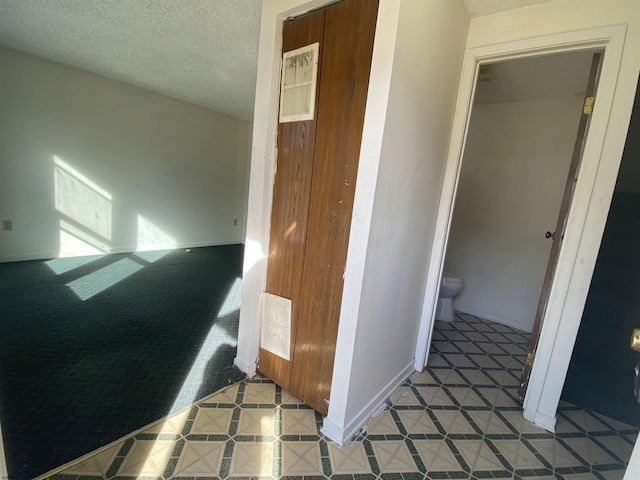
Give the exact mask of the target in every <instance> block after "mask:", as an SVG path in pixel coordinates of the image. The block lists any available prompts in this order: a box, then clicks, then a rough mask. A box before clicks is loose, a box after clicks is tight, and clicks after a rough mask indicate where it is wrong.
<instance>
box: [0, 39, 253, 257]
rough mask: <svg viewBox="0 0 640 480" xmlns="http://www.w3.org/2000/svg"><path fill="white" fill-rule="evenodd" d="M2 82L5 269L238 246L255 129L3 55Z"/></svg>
mask: <svg viewBox="0 0 640 480" xmlns="http://www.w3.org/2000/svg"><path fill="white" fill-rule="evenodd" d="M0 71H2V77H1V78H0V105H1V106H2V107H1V110H0V218H2V219H11V220H13V231H11V232H0V261H10V260H22V259H31V258H51V257H57V256H60V255H64V256H66V255H76V254H86V253H96V252H123V251H136V250H146V249H158V248H168V247H174V246H177V247H185V246H200V245H214V244H225V243H240V242H242V239H243V225H244V212H245V199H246V190H247V186H246V177H247V175H248V161H249V151H248V150H249V149H248V145H249V142H250V135H251V126H250V124H247V123H245V122H241V121H238V120H235V119H233V118H230V117H227V116H224V115H221V114H218V113H216V112H212V111H210V110H207V109H204V108H200V107H197V106H194V105H192V104H188V103H185V102H182V101H178V100H174V99H172V98H168V97H165V96H162V95H159V94H156V93H153V92H150V91H147V90H144V89H140V88H137V87H133V86H130V85H127V84H124V83H120V82H117V81H113V80H109V79H106V78H103V77H100V76H97V75H93V74H89V73H86V72H82V71H79V70H76V69H73V68H70V67H65V66H62V65H59V64H56V63H52V62H49V61H44V60H40V59H37V58H35V57H32V56H27V55H23V54H20V53H17V52H13V51H10V50H6V49H0ZM234 219H237V220H238V221H237V226H234Z"/></svg>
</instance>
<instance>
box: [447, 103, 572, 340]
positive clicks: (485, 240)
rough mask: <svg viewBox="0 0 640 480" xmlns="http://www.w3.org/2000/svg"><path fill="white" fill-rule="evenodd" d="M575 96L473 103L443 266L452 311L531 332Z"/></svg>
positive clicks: (564, 170) (567, 152) (569, 152)
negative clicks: (450, 281) (453, 284)
mask: <svg viewBox="0 0 640 480" xmlns="http://www.w3.org/2000/svg"><path fill="white" fill-rule="evenodd" d="M581 106H582V96H573V97H567V98H559V99H558V98H556V99H548V100H534V101H518V102H499V103H480V104H476V105H474V106H473V110H472V113H471V122H470V126H469V132H468V135H467V144H466V147H465V153H464V157H463V161H462V170H461V173H460V180H459V185H458V192H457V196H456V203H455V209H454V214H453V221H452V224H451V231H450V236H449V243H448V247H447V256H446V260H445V270H447V271H449V272H451V273H452V274H455V275H458V276H460V277H462V278H463V279H464V281H465V288H464V291H463V292H462V294H461V295H460V296H458V297H457V298H456V299H455V300H454V304H455V307H456V309H458V310H460V311H463V312H466V313H471V314H475V315H478V316H480V317H482V318H486V319H489V320H494V321H497V322H500V323H503V324H506V325H511V326H514V327H516V328H520V329H522V330H526V331H531V329H532V327H533V320H534V316H535V312H536V308H537V303H538V298H539V296H540V289H541V287H542V282H543V279H544V273H545V269H546V265H547V259H548V257H549V252H550V249H551V240H548V239H546V238H545V236H544V234H545V232H546V231H547V230H549V231H553V230H554V229H555V224H556V221H557V218H558V211H559V208H560V202H561V201H562V193H563V191H564V185H565V181H566V177H567V172H568V169H569V163H570V160H571V155H572V152H573V144H574V142H575V136H576V132H577V128H578V121H579V120H580V113H581Z"/></svg>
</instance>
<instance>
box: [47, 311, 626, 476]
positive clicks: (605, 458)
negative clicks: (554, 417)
mask: <svg viewBox="0 0 640 480" xmlns="http://www.w3.org/2000/svg"><path fill="white" fill-rule="evenodd" d="M527 341H528V337H527V335H526V334H522V333H520V332H518V331H515V330H513V329H511V328H508V327H505V326H502V325H499V324H496V323H491V322H486V321H483V320H479V319H477V318H476V317H472V316H469V315H458V318H457V321H455V322H452V323H442V322H437V327H436V331H435V333H434V340H433V349H432V354H431V356H430V360H429V363H428V368H427V369H425V371H424V372H422V373H417V372H416V373H414V374H413V375H411V377H410V378H409V379H408V380H407V381H406V382H405V383H404V384H403V385H402V386H401V387H399V388H398V389H397V390H396V391H395V392H394V394H393V395H392V397H391V399H390V400H391V403H392V406H391V407H390V408H388V409H386V410H384V411H382V412H381V413H380V414H379V415H378V416H377V417H376V418H374V419H372V420H371V421H370V422H369V424H368V428H367V431H366V433H364V434H363V435H362V436H361V437H360V438H358V439H355V440H353V441H352V442H350V443H349V444H348V445H346V446H344V447H339V446H337V445H336V444H334V443H333V442H331V441H329V440H327V439H326V438H325V437H323V435H322V434H321V433H320V428H321V426H322V417H321V416H320V415H319V414H318V413H316V412H314V411H313V410H311V409H309V408H308V407H306V406H305V405H303V404H301V403H300V402H299V401H298V400H297V399H295V398H294V397H292V396H291V395H290V394H289V393H288V392H286V391H284V390H282V389H281V388H280V387H278V386H277V385H275V384H273V383H272V382H271V381H269V380H267V379H260V378H258V379H254V380H247V381H243V382H241V383H239V384H236V385H233V386H230V387H228V388H226V389H225V390H222V391H220V392H218V393H217V394H214V395H212V396H210V397H208V398H206V399H204V400H203V401H202V402H200V403H199V404H197V405H195V406H193V407H192V408H190V409H187V410H185V411H183V412H180V413H178V414H176V415H173V416H171V417H169V418H168V419H167V420H165V421H162V422H159V423H157V424H155V425H154V426H152V427H150V428H148V429H147V430H145V431H143V432H142V433H139V434H137V435H135V436H132V437H130V438H127V439H123V440H122V441H121V442H119V443H117V444H115V445H112V446H110V447H109V448H107V449H105V450H102V451H100V452H99V453H97V454H95V455H93V456H91V457H89V458H87V459H84V460H83V461H81V462H79V463H77V464H75V465H72V466H70V467H68V468H67V469H66V470H64V471H62V472H60V473H57V474H54V475H51V476H50V477H49V478H51V479H53V480H71V479H74V480H89V479H125V478H126V479H135V478H138V479H140V478H145V479H190V480H196V479H197V480H204V479H250V478H252V479H255V478H264V479H269V478H285V477H286V478H290V479H291V480H294V479H295V480H302V479H304V480H316V479H318V480H320V479H324V478H331V479H333V480H376V479H381V480H413V479H416V480H418V479H420V480H422V479H439V478H460V479H481V478H516V479H528V478H537V479H541V478H558V479H566V480H569V479H573V480H578V479H592V478H596V479H606V480H610V479H621V478H622V477H623V475H624V469H625V464H626V462H627V461H628V458H629V457H630V455H631V450H632V449H633V445H634V442H635V439H636V436H637V433H638V432H637V429H635V428H633V427H629V426H628V425H624V424H622V423H620V422H617V421H615V420H611V419H608V418H605V417H603V416H600V415H597V414H594V413H590V412H588V411H585V410H583V409H581V408H579V407H575V406H572V405H568V404H563V405H561V407H560V409H559V412H558V423H557V431H556V433H555V434H551V433H548V432H545V431H544V430H541V429H539V428H536V427H534V426H533V425H531V424H529V423H527V422H526V421H524V420H523V418H522V413H521V409H520V407H519V405H518V402H517V401H516V399H515V396H514V395H515V391H516V386H517V383H518V374H519V372H520V368H521V365H522V362H523V359H524V356H525V351H526V346H527Z"/></svg>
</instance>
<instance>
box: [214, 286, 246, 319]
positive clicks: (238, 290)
mask: <svg viewBox="0 0 640 480" xmlns="http://www.w3.org/2000/svg"><path fill="white" fill-rule="evenodd" d="M241 297H242V280H241V279H240V278H236V279H235V281H234V282H233V285H231V288H230V289H229V293H227V298H225V300H224V303H223V304H222V307H221V308H220V311H219V312H218V318H222V317H224V316H226V315H229V314H230V313H234V312H237V311H238V310H240V299H241Z"/></svg>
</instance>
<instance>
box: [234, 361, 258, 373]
mask: <svg viewBox="0 0 640 480" xmlns="http://www.w3.org/2000/svg"><path fill="white" fill-rule="evenodd" d="M233 364H234V365H235V366H236V367H238V368H239V369H240V371H242V372H243V373H246V374H247V377H249V378H253V377H255V375H256V371H257V367H258V365H257V364H256V362H251V363H248V362H247V361H246V360H243V359H242V358H240V357H236V358H234V359H233Z"/></svg>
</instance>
